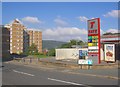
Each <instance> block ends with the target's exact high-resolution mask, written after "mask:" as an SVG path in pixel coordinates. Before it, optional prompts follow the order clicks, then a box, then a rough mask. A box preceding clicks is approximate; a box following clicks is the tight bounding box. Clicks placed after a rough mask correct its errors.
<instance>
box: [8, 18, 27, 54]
mask: <svg viewBox="0 0 120 87" xmlns="http://www.w3.org/2000/svg"><path fill="white" fill-rule="evenodd" d="M9 26H10V53H11V54H13V53H15V54H20V53H23V52H24V51H25V50H26V49H27V47H28V40H27V39H28V36H27V33H26V27H25V26H24V25H23V24H22V23H21V22H20V21H19V20H18V19H15V20H14V21H13V23H12V24H10V25H9Z"/></svg>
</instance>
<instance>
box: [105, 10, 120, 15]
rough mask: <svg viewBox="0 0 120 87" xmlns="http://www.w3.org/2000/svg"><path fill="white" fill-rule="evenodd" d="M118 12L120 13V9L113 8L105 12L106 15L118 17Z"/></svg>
mask: <svg viewBox="0 0 120 87" xmlns="http://www.w3.org/2000/svg"><path fill="white" fill-rule="evenodd" d="M118 13H120V10H111V11H110V12H108V13H107V14H104V15H103V16H104V17H118Z"/></svg>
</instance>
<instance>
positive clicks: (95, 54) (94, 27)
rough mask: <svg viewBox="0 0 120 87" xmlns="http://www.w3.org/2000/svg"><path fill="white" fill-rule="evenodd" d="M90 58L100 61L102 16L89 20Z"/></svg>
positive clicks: (96, 61)
mask: <svg viewBox="0 0 120 87" xmlns="http://www.w3.org/2000/svg"><path fill="white" fill-rule="evenodd" d="M88 58H89V59H92V60H93V61H94V63H100V18H95V19H91V20H88Z"/></svg>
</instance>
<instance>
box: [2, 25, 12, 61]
mask: <svg viewBox="0 0 120 87" xmlns="http://www.w3.org/2000/svg"><path fill="white" fill-rule="evenodd" d="M1 27H2V42H1V44H2V61H8V60H10V59H11V58H10V28H8V27H5V26H1Z"/></svg>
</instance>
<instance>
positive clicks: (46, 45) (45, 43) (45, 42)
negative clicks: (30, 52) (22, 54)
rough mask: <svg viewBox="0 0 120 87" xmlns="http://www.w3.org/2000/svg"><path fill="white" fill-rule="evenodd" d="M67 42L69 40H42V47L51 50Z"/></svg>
mask: <svg viewBox="0 0 120 87" xmlns="http://www.w3.org/2000/svg"><path fill="white" fill-rule="evenodd" d="M65 43H67V42H61V41H54V40H42V48H43V49H45V48H47V49H49V50H50V49H52V48H57V47H59V46H61V45H62V44H65Z"/></svg>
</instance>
